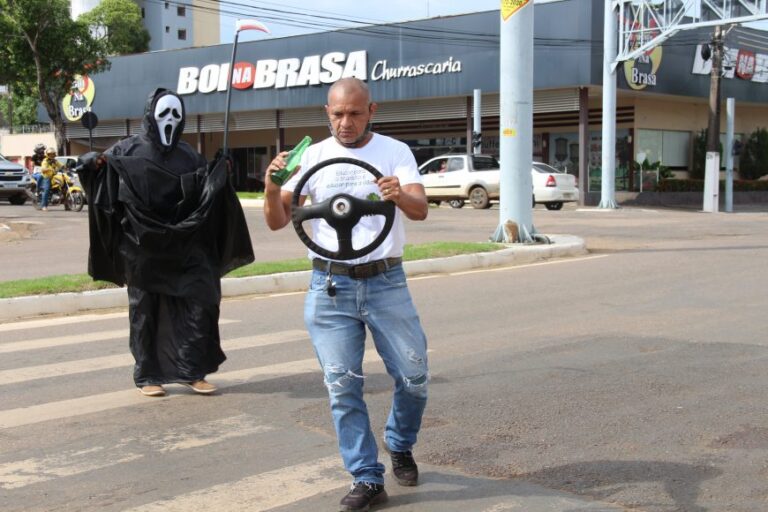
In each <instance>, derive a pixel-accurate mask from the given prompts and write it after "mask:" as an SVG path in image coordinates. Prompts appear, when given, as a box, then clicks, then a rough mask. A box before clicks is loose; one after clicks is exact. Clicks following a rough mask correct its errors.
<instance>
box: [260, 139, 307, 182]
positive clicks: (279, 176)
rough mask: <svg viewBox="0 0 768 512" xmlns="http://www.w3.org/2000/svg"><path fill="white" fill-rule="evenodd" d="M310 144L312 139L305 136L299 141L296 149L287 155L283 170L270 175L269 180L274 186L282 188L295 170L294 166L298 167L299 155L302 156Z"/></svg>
mask: <svg viewBox="0 0 768 512" xmlns="http://www.w3.org/2000/svg"><path fill="white" fill-rule="evenodd" d="M310 144H312V137H310V136H309V135H306V136H305V137H304V138H303V139H301V142H299V143H298V144H297V145H296V147H295V148H293V149H292V150H291V152H290V153H288V158H287V163H286V166H285V168H283V169H280V170H279V171H275V172H273V173H272V174H270V178H272V182H273V183H274V184H276V185H280V186H282V185H283V184H284V183H285V182H286V181H288V177H289V176H290V175H291V173H293V171H294V170H295V169H296V166H297V165H299V162H301V155H302V154H304V150H305V149H307V148H308V147H309V145H310Z"/></svg>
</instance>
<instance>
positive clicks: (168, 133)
mask: <svg viewBox="0 0 768 512" xmlns="http://www.w3.org/2000/svg"><path fill="white" fill-rule="evenodd" d="M182 112H183V109H182V106H181V100H180V99H179V98H178V97H176V96H174V95H173V94H166V95H165V96H162V97H161V98H160V99H159V100H157V103H156V104H155V112H154V116H155V123H157V133H158V135H159V137H160V144H162V145H163V146H166V147H170V146H171V145H173V141H174V140H175V135H176V131H177V129H178V128H179V125H180V124H181V114H182Z"/></svg>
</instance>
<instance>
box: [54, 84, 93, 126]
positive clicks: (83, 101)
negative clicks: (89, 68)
mask: <svg viewBox="0 0 768 512" xmlns="http://www.w3.org/2000/svg"><path fill="white" fill-rule="evenodd" d="M95 95H96V86H95V85H94V83H93V80H91V79H90V78H88V75H75V76H74V80H73V81H72V88H71V90H70V92H69V94H67V95H66V96H64V99H63V100H61V109H62V111H63V112H64V117H66V118H67V119H68V120H69V121H77V120H78V119H80V118H81V117H83V114H85V113H86V112H90V111H91V105H92V104H93V97H94V96H95Z"/></svg>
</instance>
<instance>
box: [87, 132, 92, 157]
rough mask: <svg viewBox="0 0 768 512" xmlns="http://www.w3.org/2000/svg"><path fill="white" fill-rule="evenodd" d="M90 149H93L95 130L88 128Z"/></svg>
mask: <svg viewBox="0 0 768 512" xmlns="http://www.w3.org/2000/svg"><path fill="white" fill-rule="evenodd" d="M88 151H89V152H90V151H93V130H91V129H88Z"/></svg>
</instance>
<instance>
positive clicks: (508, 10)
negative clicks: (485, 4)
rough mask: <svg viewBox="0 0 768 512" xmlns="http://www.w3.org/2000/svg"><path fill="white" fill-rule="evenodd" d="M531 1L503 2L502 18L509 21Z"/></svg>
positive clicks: (515, 0)
mask: <svg viewBox="0 0 768 512" xmlns="http://www.w3.org/2000/svg"><path fill="white" fill-rule="evenodd" d="M528 2H529V0H501V18H502V19H503V20H504V21H507V20H508V19H509V17H510V16H512V15H513V14H515V13H516V12H517V11H519V10H520V9H522V8H523V7H525V5H526V4H527V3H528Z"/></svg>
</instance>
